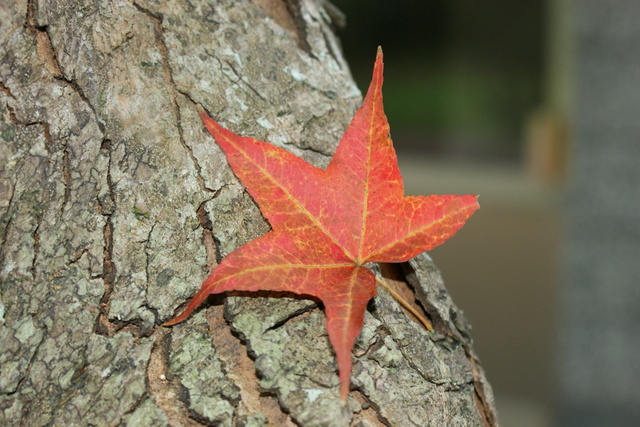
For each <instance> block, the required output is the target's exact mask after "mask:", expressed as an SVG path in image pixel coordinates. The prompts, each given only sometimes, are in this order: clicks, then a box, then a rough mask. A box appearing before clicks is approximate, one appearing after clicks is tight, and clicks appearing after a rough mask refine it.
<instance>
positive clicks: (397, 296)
mask: <svg viewBox="0 0 640 427" xmlns="http://www.w3.org/2000/svg"><path fill="white" fill-rule="evenodd" d="M376 282H378V284H379V285H380V286H382V287H383V288H385V289H386V290H387V291H389V293H390V294H391V296H392V297H394V298H395V300H396V301H398V302H399V303H400V305H401V306H403V307H404V308H406V309H407V310H409V312H410V313H411V314H413V315H414V316H416V318H417V319H418V320H419V321H420V323H422V324H423V325H424V327H425V328H427V331H433V326H432V325H431V322H430V321H429V320H428V319H426V318H425V317H424V316H423V315H422V314H420V313H419V312H418V310H416V309H415V308H413V307H412V306H411V305H410V304H409V303H408V302H407V301H406V300H405V299H404V298H402V297H401V296H400V294H398V293H397V292H396V291H394V290H393V289H391V288H390V287H389V286H388V285H387V283H386V282H385V281H384V280H382V279H381V278H379V277H378V276H376Z"/></svg>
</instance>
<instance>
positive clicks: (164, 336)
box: [147, 326, 204, 427]
mask: <svg viewBox="0 0 640 427" xmlns="http://www.w3.org/2000/svg"><path fill="white" fill-rule="evenodd" d="M154 334H155V335H156V341H155V342H154V344H153V347H152V348H151V355H150V356H149V363H148V364H147V390H148V391H149V395H150V396H151V399H152V400H153V402H154V403H155V404H156V406H158V408H160V409H161V410H162V411H163V412H164V413H165V415H166V416H167V420H168V422H169V425H171V426H188V427H197V426H203V425H204V424H201V423H199V422H197V421H195V420H194V419H193V418H191V416H190V414H189V409H188V408H187V406H186V405H185V403H184V402H183V401H182V400H181V399H180V398H179V397H180V390H179V389H178V388H177V387H176V386H175V385H174V383H173V381H171V379H170V378H167V374H168V367H169V353H170V348H171V333H170V331H169V330H167V329H166V328H164V327H162V326H157V327H155V328H154Z"/></svg>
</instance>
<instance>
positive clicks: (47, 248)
mask: <svg viewBox="0 0 640 427" xmlns="http://www.w3.org/2000/svg"><path fill="white" fill-rule="evenodd" d="M330 21H331V18H330V15H329V14H328V13H327V12H326V10H325V9H324V8H323V6H322V3H318V2H317V1H315V0H300V1H295V0H255V1H253V2H250V1H234V0H221V1H210V0H209V1H207V0H184V1H179V0H176V1H161V0H139V1H135V2H131V1H124V0H120V1H118V0H113V1H107V0H103V1H91V2H88V1H79V0H76V1H74V0H66V1H65V0H33V1H27V0H17V1H11V2H2V4H1V5H0V155H1V157H0V165H1V170H0V172H1V175H0V292H1V294H0V425H3V426H18V425H25V426H41V425H46V424H52V423H55V424H56V425H135V426H138V425H154V426H155V425H158V426H162V425H174V426H179V425H228V426H231V425H237V426H262V425H278V426H286V425H304V426H307V425H308V426H312V425H335V426H346V425H361V426H373V425H402V426H410V425H416V426H423V425H435V426H440V425H483V424H485V425H491V424H494V423H495V411H494V409H493V397H492V396H491V391H490V387H489V386H488V383H487V382H486V380H485V378H484V374H483V373H482V370H481V368H480V367H479V366H478V364H477V362H476V358H475V355H474V353H473V350H472V349H471V339H470V338H469V335H468V329H469V327H468V325H467V324H466V322H465V320H464V318H463V317H462V315H461V313H460V311H459V310H458V309H457V308H456V307H455V306H454V305H453V304H452V302H451V300H450V298H449V296H448V294H447V292H446V290H445V289H444V287H443V285H442V282H441V279H440V275H439V273H438V272H437V270H436V269H435V267H434V266H433V264H432V263H431V261H430V259H429V258H428V257H427V256H426V255H423V256H420V257H418V258H416V259H415V260H413V261H411V262H410V263H408V264H407V265H405V266H403V269H404V270H403V271H400V270H398V271H396V273H399V276H400V278H401V279H402V280H400V282H402V281H404V280H407V281H408V282H409V283H410V284H411V285H412V287H413V289H415V291H416V295H417V298H418V299H419V301H421V305H422V307H423V308H424V309H425V310H426V312H427V313H428V315H429V316H430V317H431V319H432V320H433V322H434V326H435V332H427V331H425V330H424V329H422V328H421V327H420V326H419V325H418V324H417V323H415V322H413V321H411V320H410V319H409V318H408V317H407V316H406V315H405V314H404V312H403V311H402V310H401V309H400V308H399V306H398V304H397V303H396V302H395V301H393V300H392V299H391V298H390V297H389V296H388V294H386V293H385V292H384V291H381V292H380V293H381V295H380V296H379V297H377V298H376V299H375V300H374V301H373V302H372V303H371V305H370V309H369V311H368V313H367V314H366V319H365V326H364V329H363V331H362V333H361V335H360V337H359V339H358V341H357V343H356V348H355V350H354V362H355V365H354V372H353V377H352V388H353V390H352V392H351V394H350V396H349V400H348V402H347V405H346V406H345V407H342V406H341V405H340V402H339V398H338V376H337V367H336V362H335V358H334V355H333V352H332V350H331V347H330V345H329V341H328V339H327V335H326V331H325V326H324V314H323V312H322V308H321V307H319V306H318V304H317V303H316V302H314V301H309V300H305V299H299V298H292V297H291V296H282V297H275V296H274V295H266V294H259V295H256V296H247V295H242V296H228V297H225V296H219V297H217V298H215V299H211V300H210V301H209V302H208V303H207V304H205V306H204V307H203V308H202V309H201V310H199V311H198V312H197V313H196V314H195V315H193V316H192V317H191V318H190V319H189V320H187V321H186V322H184V323H183V324H180V325H177V326H175V327H173V328H164V327H162V326H160V324H161V323H162V322H164V321H166V320H168V319H170V318H171V317H172V316H173V315H174V314H175V312H176V310H177V309H178V308H179V307H180V306H181V304H183V303H184V302H186V301H187V299H188V298H189V297H190V296H192V295H193V294H194V293H195V292H196V290H197V289H198V288H199V286H200V282H201V280H202V279H204V278H205V277H206V275H207V272H208V270H209V268H210V267H213V266H214V265H215V264H216V262H219V260H220V259H221V258H223V257H224V256H225V255H227V254H228V253H229V252H231V251H232V250H234V249H235V248H237V247H239V246H240V245H242V244H243V243H245V242H247V241H249V240H251V239H253V238H255V237H257V236H260V235H261V234H263V233H264V232H266V231H267V230H268V227H269V226H268V224H267V223H266V222H265V220H264V219H263V218H262V216H261V215H260V212H259V210H258V209H257V207H256V205H255V204H254V202H253V201H252V199H251V197H249V195H248V194H247V193H246V192H245V190H244V189H243V187H242V186H240V185H239V183H238V181H237V180H236V178H235V177H234V176H233V174H232V173H231V171H230V169H229V168H228V166H227V165H226V162H225V159H224V156H223V155H222V153H221V151H220V149H219V148H218V147H217V146H216V144H215V143H214V141H213V140H212V138H211V137H210V136H209V135H208V134H207V133H206V132H205V130H204V127H203V126H202V124H201V122H200V120H199V118H198V117H197V114H196V111H195V108H194V106H195V103H197V102H199V103H202V104H203V105H204V106H205V107H206V108H207V109H208V110H209V111H210V112H211V114H212V115H213V117H215V118H216V119H217V120H219V121H220V122H221V123H222V124H224V125H225V126H227V127H229V128H231V129H233V130H234V131H235V132H237V133H239V134H243V135H251V136H254V137H256V138H259V139H262V140H268V141H270V142H272V143H274V144H277V145H281V146H284V147H285V148H287V149H288V150H290V151H292V152H294V153H296V154H298V155H300V156H301V157H303V158H305V159H306V160H308V161H309V162H311V163H313V164H315V165H318V166H325V165H326V164H327V163H328V161H329V159H330V156H331V154H332V152H333V149H334V148H335V146H336V145H337V142H338V140H339V138H340V136H341V135H342V132H343V131H344V129H345V128H346V125H347V123H348V121H349V120H350V118H351V116H352V115H353V113H354V112H355V110H356V108H357V107H358V105H359V102H360V100H361V96H360V93H359V91H358V90H357V88H356V87H355V85H354V83H353V81H352V79H351V76H350V74H349V70H348V68H347V66H346V64H345V63H344V60H343V59H342V57H341V53H340V49H339V46H338V42H337V40H336V38H335V36H334V34H333V33H332V31H331V22H330ZM374 55H375V52H371V58H372V63H373V59H374ZM407 289H411V288H407Z"/></svg>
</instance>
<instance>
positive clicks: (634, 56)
mask: <svg viewBox="0 0 640 427" xmlns="http://www.w3.org/2000/svg"><path fill="white" fill-rule="evenodd" d="M573 12H574V16H575V34H574V35H575V39H576V43H577V44H576V47H577V49H576V51H575V67H574V76H575V104H574V116H573V120H574V147H573V153H572V164H573V167H572V170H571V175H570V192H569V199H568V201H567V205H566V223H567V226H568V230H569V232H568V245H567V247H566V258H565V266H566V271H567V284H566V288H565V289H564V292H563V295H564V297H563V306H562V307H563V310H562V314H563V318H562V319H561V325H562V326H563V327H562V330H561V335H560V337H559V342H560V352H559V357H560V369H559V375H560V379H561V391H560V393H561V395H560V401H561V403H562V408H561V414H560V415H561V418H560V422H559V424H558V425H561V426H580V427H589V426H594V427H595V426H617V427H619V426H640V24H639V22H640V1H638V0H612V1H608V2H603V1H596V0H580V1H574V2H573Z"/></svg>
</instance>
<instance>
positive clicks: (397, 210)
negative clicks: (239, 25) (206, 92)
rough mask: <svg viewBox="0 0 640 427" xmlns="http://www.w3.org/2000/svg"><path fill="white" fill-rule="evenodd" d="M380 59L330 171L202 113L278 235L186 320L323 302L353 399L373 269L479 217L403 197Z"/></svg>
mask: <svg viewBox="0 0 640 427" xmlns="http://www.w3.org/2000/svg"><path fill="white" fill-rule="evenodd" d="M382 69H383V64H382V51H381V50H380V49H379V50H378V55H377V58H376V63H375V66H374V70H373V79H372V81H371V85H370V86H369V90H368V92H367V95H366V97H365V99H364V102H363V104H362V107H360V109H359V110H358V112H357V113H356V115H355V117H354V118H353V120H352V121H351V124H350V125H349V128H348V129H347V131H346V133H345V134H344V136H343V138H342V140H341V141H340V144H339V145H338V147H337V149H336V153H335V155H334V156H333V158H332V160H331V162H330V163H329V165H328V166H327V169H326V170H322V169H320V168H317V167H315V166H313V165H311V164H309V163H307V162H305V161H304V160H302V159H300V158H299V157H296V156H295V155H293V154H291V153H289V152H288V151H285V150H283V149H281V148H278V147H275V146H273V145H271V144H269V143H266V142H261V141H257V140H255V139H252V138H248V137H242V136H238V135H236V134H234V133H233V132H231V131H230V130H227V129H225V128H223V127H222V126H220V125H219V124H218V123H216V122H215V121H214V120H213V119H212V118H210V117H209V116H208V115H207V113H206V112H205V111H204V110H203V109H202V108H201V107H200V108H199V114H200V117H201V118H202V120H203V122H204V124H205V126H206V127H207V129H208V130H209V132H210V133H211V135H213V137H214V138H215V140H216V142H217V143H218V144H219V145H220V147H221V148H222V150H223V151H224V152H225V154H226V156H227V160H228V162H229V165H230V166H231V168H232V169H233V171H234V173H235V174H236V176H237V177H238V178H239V179H240V181H242V183H243V184H244V185H245V186H246V187H247V190H248V191H249V193H250V194H251V196H252V197H253V198H254V199H255V200H256V202H257V203H258V205H259V206H260V210H261V211H262V213H263V215H264V216H265V217H266V218H267V219H268V220H269V223H270V224H271V227H272V231H270V232H268V233H267V234H265V235H264V236H262V237H260V238H258V239H255V240H253V241H251V242H249V243H247V244H246V245H244V246H242V247H240V248H239V249H237V250H236V251H234V252H232V253H230V254H229V255H228V256H227V257H226V258H225V259H224V260H222V262H221V263H220V264H219V265H218V266H217V267H216V268H215V269H214V270H213V271H212V272H211V275H210V276H209V277H208V278H207V279H206V280H205V281H204V283H203V284H202V288H201V289H200V291H199V292H198V293H197V294H196V295H195V296H194V297H193V299H192V300H191V301H190V302H189V304H188V306H187V308H186V309H185V310H184V311H183V312H182V313H181V314H180V315H179V316H177V317H175V318H174V319H172V320H171V321H169V322H167V323H166V325H173V324H176V323H178V322H181V321H182V320H184V319H185V318H186V317H187V316H189V314H190V313H191V312H192V311H193V310H194V309H195V308H196V307H198V306H199V305H200V304H201V303H202V302H203V301H204V299H205V298H206V297H207V296H208V295H210V294H217V293H221V292H225V291H231V290H236V291H259V290H267V291H288V292H293V293H296V294H301V295H311V296H314V297H317V298H319V299H320V300H321V301H322V302H323V304H324V308H325V312H326V317H327V332H328V334H329V340H330V342H331V345H332V346H333V348H334V350H335V352H336V356H337V360H338V369H339V373H340V382H341V387H340V397H341V399H342V400H343V401H344V400H345V399H346V396H347V394H348V391H349V379H350V376H351V350H352V348H353V345H354V342H355V339H356V337H357V336H358V334H359V333H360V330H361V329H362V324H363V320H364V312H365V310H366V307H367V303H368V302H369V300H370V299H371V298H372V297H373V296H374V295H376V277H375V275H374V274H373V273H372V272H371V271H370V270H369V269H368V268H367V267H366V264H367V263H371V262H385V263H389V262H394V263H397V262H405V261H407V260H409V259H410V258H412V257H414V256H416V255H418V254H419V253H421V252H423V251H425V250H429V249H431V248H433V247H434V246H436V245H439V244H441V243H443V242H444V241H445V240H447V239H448V238H449V237H451V236H452V235H453V234H454V233H455V232H456V231H457V230H458V229H459V228H460V227H462V226H463V224H464V222H465V221H466V220H467V218H469V216H471V214H473V212H474V211H475V210H476V209H478V207H479V206H478V203H477V200H476V199H477V198H476V196H472V195H468V196H454V195H446V196H427V197H424V196H418V197H404V189H403V183H402V177H401V176H400V170H399V169H398V165H397V159H396V154H395V151H394V149H393V146H392V143H391V139H390V137H389V124H388V122H387V118H386V116H385V114H384V111H383V107H382V90H381V89H382Z"/></svg>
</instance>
